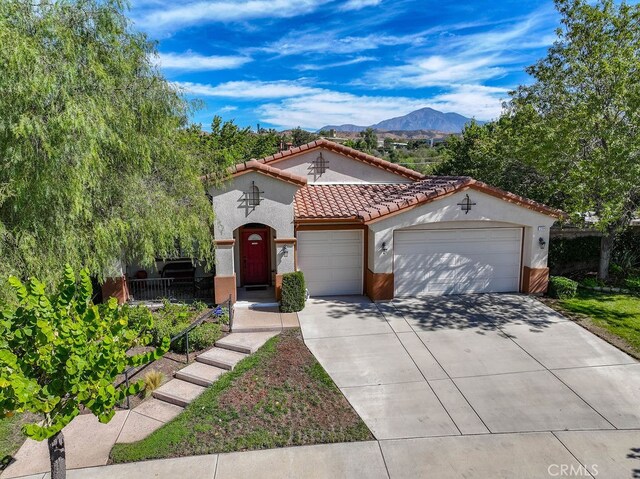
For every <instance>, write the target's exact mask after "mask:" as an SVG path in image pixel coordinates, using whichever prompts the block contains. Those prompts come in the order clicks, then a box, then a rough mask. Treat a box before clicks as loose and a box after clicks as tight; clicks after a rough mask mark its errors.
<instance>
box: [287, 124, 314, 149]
mask: <svg viewBox="0 0 640 479" xmlns="http://www.w3.org/2000/svg"><path fill="white" fill-rule="evenodd" d="M318 138H319V136H318V135H316V134H315V133H312V132H310V131H307V130H303V129H302V128H300V127H297V128H294V129H293V130H291V143H293V146H301V145H306V144H307V143H311V142H312V141H314V140H317V139H318Z"/></svg>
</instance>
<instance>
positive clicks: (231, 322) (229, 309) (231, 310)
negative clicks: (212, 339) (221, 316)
mask: <svg viewBox="0 0 640 479" xmlns="http://www.w3.org/2000/svg"><path fill="white" fill-rule="evenodd" d="M228 302H229V305H228V307H227V311H228V312H229V332H230V333H231V332H233V305H232V303H231V294H230V295H229V299H228Z"/></svg>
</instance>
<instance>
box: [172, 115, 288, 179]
mask: <svg viewBox="0 0 640 479" xmlns="http://www.w3.org/2000/svg"><path fill="white" fill-rule="evenodd" d="M184 141H185V144H186V146H187V147H188V148H189V149H190V151H191V153H192V155H194V156H196V157H198V158H199V163H200V164H201V168H202V171H201V173H202V174H203V175H207V177H208V178H209V179H210V180H211V181H214V182H215V181H220V180H222V179H224V178H225V174H226V170H227V168H228V167H230V166H233V165H235V164H238V163H242V162H243V161H247V160H250V159H251V158H264V157H265V156H269V155H273V154H274V153H277V152H278V149H279V147H280V145H281V142H282V141H283V139H282V136H281V135H280V134H279V133H278V132H277V131H275V130H273V129H264V128H260V129H259V130H258V131H257V132H253V131H251V129H250V128H248V127H247V128H241V127H239V126H238V125H236V124H235V123H234V121H233V120H227V121H223V120H222V117H220V116H217V115H216V116H214V117H213V120H212V122H211V131H210V132H206V131H203V130H202V126H201V125H191V126H190V127H189V128H187V129H186V130H185V133H184Z"/></svg>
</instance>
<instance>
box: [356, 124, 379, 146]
mask: <svg viewBox="0 0 640 479" xmlns="http://www.w3.org/2000/svg"><path fill="white" fill-rule="evenodd" d="M360 138H362V141H363V143H364V147H365V149H367V150H369V151H372V150H375V149H376V148H378V135H376V131H375V130H374V129H373V128H371V127H369V128H367V129H366V130H364V131H361V132H360Z"/></svg>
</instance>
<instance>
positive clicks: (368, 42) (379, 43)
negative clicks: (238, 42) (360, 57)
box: [259, 31, 422, 56]
mask: <svg viewBox="0 0 640 479" xmlns="http://www.w3.org/2000/svg"><path fill="white" fill-rule="evenodd" d="M421 43H422V33H417V34H412V35H383V34H379V33H372V34H370V35H365V36H343V37H341V36H339V33H338V32H331V31H322V32H312V33H309V32H306V33H305V32H291V33H289V34H287V35H285V36H284V37H282V38H281V39H279V40H278V41H276V42H273V43H270V44H267V45H266V46H265V47H263V48H260V49H259V50H261V51H265V52H267V53H275V54H277V55H282V56H286V55H301V54H308V53H316V54H322V55H327V54H340V55H344V54H350V53H358V52H363V51H366V50H375V49H377V48H379V47H383V46H397V45H412V46H417V45H420V44H421Z"/></svg>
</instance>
